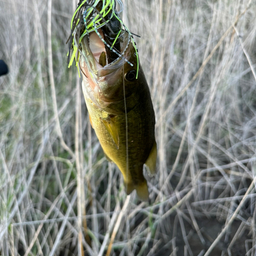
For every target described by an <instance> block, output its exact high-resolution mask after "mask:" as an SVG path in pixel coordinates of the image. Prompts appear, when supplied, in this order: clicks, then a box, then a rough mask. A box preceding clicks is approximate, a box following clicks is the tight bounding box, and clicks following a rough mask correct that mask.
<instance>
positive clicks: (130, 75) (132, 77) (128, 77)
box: [125, 69, 136, 82]
mask: <svg viewBox="0 0 256 256" xmlns="http://www.w3.org/2000/svg"><path fill="white" fill-rule="evenodd" d="M125 79H126V80H127V81H129V82H132V81H134V80H135V79H136V71H135V70H134V69H132V70H130V71H128V72H127V73H126V74H125Z"/></svg>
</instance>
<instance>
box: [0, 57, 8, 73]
mask: <svg viewBox="0 0 256 256" xmlns="http://www.w3.org/2000/svg"><path fill="white" fill-rule="evenodd" d="M8 71H9V70H8V66H7V65H6V64H5V62H4V61H3V60H0V76H3V75H6V74H7V73H8Z"/></svg>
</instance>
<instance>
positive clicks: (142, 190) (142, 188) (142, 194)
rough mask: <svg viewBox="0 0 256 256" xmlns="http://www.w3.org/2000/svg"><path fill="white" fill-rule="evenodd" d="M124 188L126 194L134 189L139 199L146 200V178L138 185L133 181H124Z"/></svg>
mask: <svg viewBox="0 0 256 256" xmlns="http://www.w3.org/2000/svg"><path fill="white" fill-rule="evenodd" d="M125 188H126V193H127V195H130V194H131V193H132V191H133V190H134V189H135V190H136V192H137V195H138V197H139V198H140V200H142V201H148V185H147V182H146V180H145V181H143V182H141V183H140V184H139V185H134V184H133V183H126V182H125Z"/></svg>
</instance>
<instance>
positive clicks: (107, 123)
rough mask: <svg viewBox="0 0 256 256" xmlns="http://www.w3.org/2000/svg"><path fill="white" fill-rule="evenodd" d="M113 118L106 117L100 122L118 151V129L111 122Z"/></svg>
mask: <svg viewBox="0 0 256 256" xmlns="http://www.w3.org/2000/svg"><path fill="white" fill-rule="evenodd" d="M113 118H114V117H110V116H108V117H107V118H101V119H100V120H101V122H102V123H103V124H104V126H105V127H106V129H107V131H108V132H109V134H110V136H111V138H112V139H113V141H114V143H115V144H116V147H117V149H119V134H118V128H117V126H116V125H115V123H114V122H113Z"/></svg>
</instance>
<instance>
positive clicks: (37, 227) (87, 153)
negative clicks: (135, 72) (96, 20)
mask: <svg viewBox="0 0 256 256" xmlns="http://www.w3.org/2000/svg"><path fill="white" fill-rule="evenodd" d="M124 3H125V13H124V21H125V22H126V24H127V25H128V27H129V28H130V30H131V31H132V32H134V33H135V34H139V35H140V36H141V37H140V38H136V41H137V45H138V48H139V54H140V61H141V63H142V66H143V69H144V72H145V74H146V77H147V80H148V82H149V86H150V89H151V93H152V99H153V103H154V108H155V113H156V119H157V124H156V138H157V143H158V152H159V154H158V166H157V170H158V173H157V175H156V176H155V177H153V178H150V177H148V180H149V182H148V183H149V190H150V203H143V202H140V201H139V200H138V199H137V198H136V196H135V194H132V195H131V197H127V196H126V194H125V192H124V186H123V183H122V177H121V174H120V172H119V171H118V170H117V168H116V167H115V166H114V165H113V164H110V163H108V162H107V160H106V159H105V157H104V155H103V152H102V150H101V148H100V145H99V143H98V140H97V138H96V136H95V134H94V131H93V130H92V128H91V127H90V125H89V122H88V116H87V111H86V108H85V104H84V101H83V98H82V95H81V89H80V84H81V80H80V79H79V78H78V75H77V71H76V69H75V67H73V68H71V69H68V68H67V57H66V55H67V50H68V47H67V45H66V40H67V38H68V36H69V32H70V20H71V17H72V14H73V12H74V10H75V7H76V2H75V1H64V0H54V1H53V0H40V1H39V0H23V1H18V0H8V1H7V0H0V13H1V15H0V59H4V60H5V61H6V62H7V64H8V65H9V70H10V72H9V74H8V75H7V76H4V77H1V78H0V255H1V256H9V255H13V256H14V255H15V256H16V255H22V256H23V255H29V256H32V255H35V256H36V255H37V256H38V255H47V256H48V255H50V256H52V255H56V256H58V255H64V256H65V255H67V256H69V255H83V254H82V252H81V249H80V248H81V246H80V245H81V243H83V247H84V248H85V252H84V255H91V256H92V255H95V256H96V255H97V256H98V255H106V254H107V249H108V248H109V244H110V245H112V251H111V253H110V254H109V255H122V256H125V255H129V256H132V255H136V256H137V255H138V256H144V255H145V256H146V255H147V256H149V255H151V256H166V255H168V256H169V255H172V256H175V255H177V256H180V255H190V256H192V255H222V256H224V255H235V256H236V255H243V256H244V255H248V256H249V255H255V254H256V223H255V221H256V209H255V202H256V194H255V184H256V183H255V182H256V178H255V175H256V146H255V145H256V76H255V70H256V65H255V64H256V26H255V24H256V4H255V1H254V0H253V1H251V3H250V1H249V0H240V1H238V0H237V1H230V0H222V1H216V0H211V1H210V0H209V1H206V0H191V1H185V0H140V1H138V0H125V1H124ZM249 3H250V5H248V4H249ZM84 214H85V215H86V218H82V217H83V215H84ZM120 217H122V218H120ZM82 226H83V228H86V226H87V228H86V230H83V231H84V232H81V228H82ZM115 231H117V232H115ZM111 237H112V240H113V244H112V243H111V242H110V240H111Z"/></svg>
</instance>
